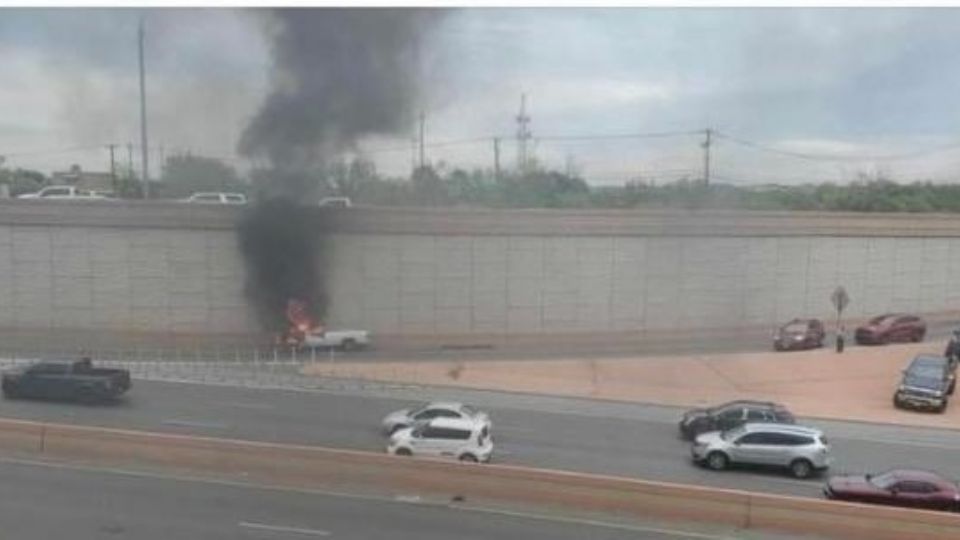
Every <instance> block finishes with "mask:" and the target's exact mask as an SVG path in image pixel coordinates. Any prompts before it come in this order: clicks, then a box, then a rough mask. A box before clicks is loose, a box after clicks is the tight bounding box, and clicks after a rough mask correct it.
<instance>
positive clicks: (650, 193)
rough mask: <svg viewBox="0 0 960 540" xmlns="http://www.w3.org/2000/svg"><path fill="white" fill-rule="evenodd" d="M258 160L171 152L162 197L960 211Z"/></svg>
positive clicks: (744, 189)
mask: <svg viewBox="0 0 960 540" xmlns="http://www.w3.org/2000/svg"><path fill="white" fill-rule="evenodd" d="M288 176H290V173H283V172H279V171H275V170H271V169H263V168H255V169H252V170H251V171H249V173H247V174H246V175H241V174H240V173H238V172H237V171H236V170H235V169H234V168H233V167H231V166H229V165H227V164H225V163H223V162H221V161H220V160H217V159H215V158H207V157H201V156H192V155H174V156H170V157H168V158H167V159H166V160H165V162H164V164H163V167H162V169H161V176H160V179H159V180H154V181H151V186H150V191H151V194H152V196H153V197H159V198H180V197H185V196H187V195H189V194H190V193H193V192H196V191H234V192H241V193H245V194H246V195H247V196H248V197H251V198H254V199H255V198H257V197H258V196H263V195H268V194H269V193H270V191H269V190H270V185H271V184H276V182H275V180H277V178H280V177H283V178H282V180H283V182H282V183H288V182H294V183H296V184H298V185H300V186H302V187H304V188H306V189H305V190H304V191H305V192H313V194H314V195H315V196H316V197H317V198H319V197H325V196H343V197H349V198H350V199H351V200H352V201H353V202H354V203H355V204H366V205H380V206H432V207H472V208H583V209H589V208H597V209H601V208H607V209H611V208H612V209H617V208H619V209H631V208H687V209H696V208H717V209H741V210H794V211H797V210H800V211H803V210H807V211H837V212H946V213H949V212H960V184H944V183H940V184H935V183H932V182H924V181H918V182H912V183H900V182H895V181H893V180H891V179H889V178H886V177H884V176H882V175H880V176H868V175H865V174H860V175H858V176H857V177H856V178H853V179H851V181H850V182H849V183H845V184H836V183H829V182H825V183H818V182H810V183H804V184H799V185H780V184H775V183H769V184H760V185H733V184H729V183H723V182H713V183H710V184H709V185H707V184H705V183H704V182H703V180H702V179H694V178H690V179H680V180H676V181H673V182H669V183H656V182H653V181H648V180H645V179H644V178H635V179H632V180H628V181H626V182H624V183H623V184H620V185H602V186H598V185H590V184H589V183H588V182H587V181H586V180H585V179H584V178H583V177H582V176H581V175H579V174H575V173H567V172H561V171H556V170H549V169H546V168H542V167H539V166H536V165H533V166H531V167H530V168H529V170H528V171H526V172H524V173H517V172H515V171H501V172H500V173H499V174H498V173H496V172H495V171H494V170H492V169H472V170H466V169H462V168H457V167H450V166H447V165H446V164H443V163H440V164H438V165H437V166H436V167H432V166H426V167H421V168H418V169H416V170H415V171H414V172H413V174H412V175H411V176H409V177H391V176H387V175H384V174H381V173H379V172H378V171H377V170H376V168H375V166H374V165H373V163H372V162H370V161H367V160H364V159H354V160H353V161H349V162H341V163H336V164H334V165H332V166H329V167H327V168H325V169H317V170H315V171H313V172H312V173H297V174H295V175H294V176H296V177H297V178H287V177H288ZM0 183H2V184H6V185H7V186H8V190H9V192H10V194H11V195H12V196H16V195H18V194H20V193H25V192H29V191H36V190H38V189H40V188H41V187H43V186H46V185H50V184H52V183H54V182H52V180H51V178H50V177H48V176H46V175H44V174H43V173H42V172H39V171H34V170H27V169H20V168H17V169H11V168H4V167H2V165H0ZM117 188H118V189H117V191H118V192H119V193H118V195H120V196H121V197H127V198H139V197H140V196H142V195H141V194H142V188H141V182H140V181H139V179H138V178H137V177H136V174H135V173H134V172H132V171H130V170H127V169H121V170H118V171H117Z"/></svg>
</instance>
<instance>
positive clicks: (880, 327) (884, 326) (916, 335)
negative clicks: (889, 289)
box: [854, 313, 927, 345]
mask: <svg viewBox="0 0 960 540" xmlns="http://www.w3.org/2000/svg"><path fill="white" fill-rule="evenodd" d="M926 333H927V323H925V322H923V319H921V318H920V317H917V316H916V315H905V314H903V313H887V314H885V315H880V316H877V317H874V318H872V319H870V320H869V321H868V322H867V324H865V325H863V326H861V327H859V328H857V332H856V334H855V335H854V337H855V338H856V340H857V343H860V344H861V345H865V344H871V343H875V344H880V345H882V344H885V343H889V342H891V341H923V336H924V335H925V334H926Z"/></svg>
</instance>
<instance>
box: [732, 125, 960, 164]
mask: <svg viewBox="0 0 960 540" xmlns="http://www.w3.org/2000/svg"><path fill="white" fill-rule="evenodd" d="M714 135H715V136H716V137H717V138H722V139H725V140H728V141H730V142H733V143H736V144H739V145H741V146H746V147H749V148H753V149H755V150H760V151H763V152H768V153H771V154H779V155H782V156H786V157H792V158H796V159H803V160H807V161H837V162H845V161H850V162H855V161H899V160H907V159H913V158H918V157H923V156H926V155H930V154H936V153H939V152H945V151H947V150H952V149H955V148H960V142H955V143H950V144H946V145H943V146H938V147H934V148H928V149H926V150H917V151H914V152H906V153H902V154H887V155H852V156H835V155H829V154H812V153H806V152H793V151H790V150H781V149H779V148H774V147H772V146H768V145H764V144H760V143H756V142H753V141H748V140H746V139H741V138H739V137H734V136H733V135H727V134H726V133H721V132H718V131H714Z"/></svg>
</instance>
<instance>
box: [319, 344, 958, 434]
mask: <svg viewBox="0 0 960 540" xmlns="http://www.w3.org/2000/svg"><path fill="white" fill-rule="evenodd" d="M943 347H944V342H941V341H929V342H925V343H918V344H905V345H889V346H885V347H850V348H848V349H847V350H846V351H845V352H844V353H843V354H837V353H836V352H835V351H833V350H832V349H820V350H815V351H799V352H786V353H774V352H760V353H739V354H714V355H687V356H646V357H642V358H641V357H624V358H601V359H590V358H577V357H570V358H564V359H551V360H537V361H527V362H517V361H516V360H484V361H449V362H447V361H430V362H411V361H409V360H405V361H402V362H392V361H383V362H376V363H370V362H365V363H360V362H355V363H350V362H337V363H333V364H331V363H323V362H319V363H317V364H314V365H309V366H307V367H306V368H304V373H305V374H309V375H317V376H333V377H350V378H362V379H368V380H379V381H393V382H407V383H416V384H425V385H444V386H460V387H467V388H478V389H488V390H506V391H516V392H529V393H537V394H550V395H561V396H577V397H590V398H599V399H612V400H620V401H635V402H643V403H657V404H664V405H678V406H699V405H710V404H716V403H718V402H722V401H727V400H732V399H744V398H750V399H764V400H773V401H779V402H782V403H784V404H786V405H787V406H788V407H789V408H790V409H791V410H793V411H794V412H795V413H796V414H798V415H800V416H807V417H816V418H829V419H837V420H858V421H865V422H880V423H892V424H906V425H919V426H930V427H945V428H960V405H953V404H951V407H949V408H948V409H947V412H946V413H944V414H934V413H923V412H912V411H902V410H898V409H895V408H894V407H893V404H892V397H893V392H894V389H895V388H896V385H897V383H898V381H899V378H900V372H901V370H902V369H903V368H904V367H905V366H906V364H907V363H908V362H909V361H910V359H911V358H912V357H913V356H914V355H915V354H917V353H934V354H939V353H941V352H942V351H943ZM958 395H960V394H958Z"/></svg>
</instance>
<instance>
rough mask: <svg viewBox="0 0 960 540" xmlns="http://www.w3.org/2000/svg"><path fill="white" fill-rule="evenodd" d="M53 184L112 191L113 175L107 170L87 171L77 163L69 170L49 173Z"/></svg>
mask: <svg viewBox="0 0 960 540" xmlns="http://www.w3.org/2000/svg"><path fill="white" fill-rule="evenodd" d="M50 177H51V179H52V183H53V184H58V185H64V184H65V185H70V186H76V187H78V188H80V189H86V190H95V191H113V189H114V185H113V175H111V174H110V173H108V172H89V171H84V170H81V169H80V167H79V166H78V165H74V166H73V167H70V170H69V171H58V172H54V173H53V174H52V175H50Z"/></svg>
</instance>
